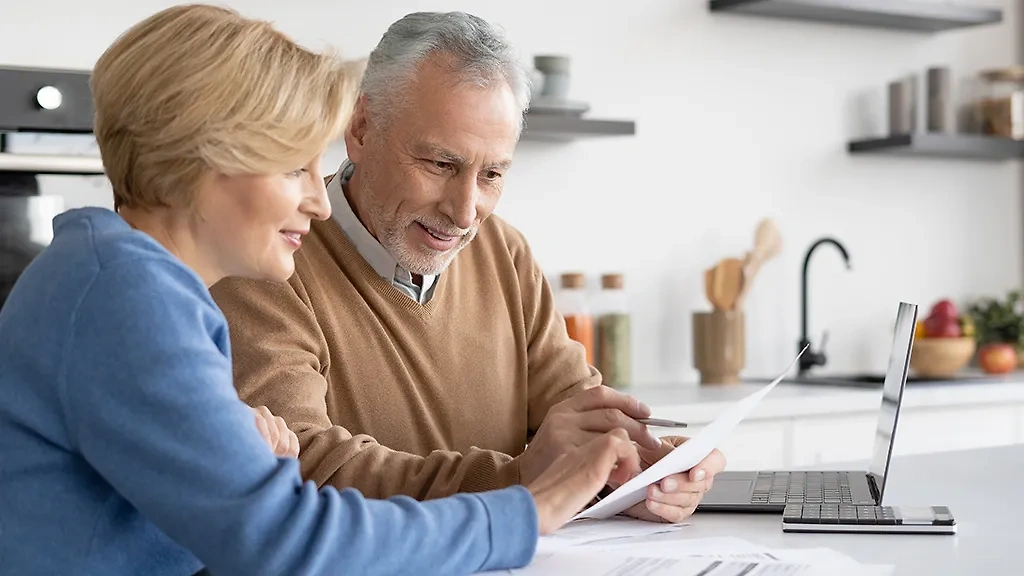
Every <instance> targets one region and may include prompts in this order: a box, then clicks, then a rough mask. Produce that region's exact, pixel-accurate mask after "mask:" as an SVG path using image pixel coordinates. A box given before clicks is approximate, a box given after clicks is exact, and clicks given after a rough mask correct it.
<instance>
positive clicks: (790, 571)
mask: <svg viewBox="0 0 1024 576" xmlns="http://www.w3.org/2000/svg"><path fill="white" fill-rule="evenodd" d="M587 548H589V547H587ZM509 573H510V574H515V575H517V576H519V575H522V576H531V575H538V576H539V575H542V574H543V575H554V574H559V575H563V574H590V575H593V576H835V572H834V571H831V572H830V571H829V569H828V567H826V566H820V565H819V566H812V565H807V564H799V563H794V562H780V561H771V560H722V559H718V558H700V557H689V558H658V557H655V556H641V555H632V554H614V553H611V552H605V551H600V550H594V549H580V548H573V549H571V550H563V551H562V552H559V553H556V554H549V555H544V556H538V557H537V558H536V559H535V560H534V562H533V563H532V564H530V565H529V566H527V567H526V568H522V569H520V570H514V571H510V572H509Z"/></svg>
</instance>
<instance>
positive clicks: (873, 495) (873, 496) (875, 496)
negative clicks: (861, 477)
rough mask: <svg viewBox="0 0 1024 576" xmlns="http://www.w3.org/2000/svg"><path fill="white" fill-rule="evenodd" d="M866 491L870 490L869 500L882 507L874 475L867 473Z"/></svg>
mask: <svg viewBox="0 0 1024 576" xmlns="http://www.w3.org/2000/svg"><path fill="white" fill-rule="evenodd" d="M868 489H869V490H871V499H872V500H874V501H875V505H876V506H881V505H882V493H881V490H879V489H878V484H877V483H876V482H875V475H874V474H871V473H870V472H869V473H868Z"/></svg>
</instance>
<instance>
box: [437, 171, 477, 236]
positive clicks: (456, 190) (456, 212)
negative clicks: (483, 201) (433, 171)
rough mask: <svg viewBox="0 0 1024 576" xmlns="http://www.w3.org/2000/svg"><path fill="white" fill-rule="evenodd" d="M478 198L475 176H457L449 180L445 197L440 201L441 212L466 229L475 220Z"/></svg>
mask: <svg viewBox="0 0 1024 576" xmlns="http://www.w3.org/2000/svg"><path fill="white" fill-rule="evenodd" d="M479 200H480V188H479V187H478V186H477V182H476V178H457V179H454V180H452V181H451V182H450V184H449V189H448V190H446V193H445V199H444V201H443V202H442V203H441V213H443V214H444V215H445V216H448V217H449V218H451V220H452V222H453V223H454V224H455V225H456V226H458V227H459V228H462V229H463V230H466V229H468V228H471V227H472V226H473V223H474V222H476V214H477V203H478V202H479Z"/></svg>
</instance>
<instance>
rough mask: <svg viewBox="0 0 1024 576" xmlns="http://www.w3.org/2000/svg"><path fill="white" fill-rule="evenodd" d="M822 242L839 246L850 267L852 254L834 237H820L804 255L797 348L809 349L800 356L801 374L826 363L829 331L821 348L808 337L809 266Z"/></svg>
mask: <svg viewBox="0 0 1024 576" xmlns="http://www.w3.org/2000/svg"><path fill="white" fill-rule="evenodd" d="M822 244H831V245H833V246H835V247H836V248H838V249H839V252H840V253H841V254H842V255H843V260H844V261H845V262H846V269H847V270H849V269H850V256H849V254H847V253H846V248H844V247H843V245H842V244H840V243H839V241H838V240H836V239H834V238H821V239H818V240H816V241H815V242H814V243H813V244H811V247H810V248H808V249H807V254H806V255H805V256H804V271H803V281H802V282H801V284H800V345H799V346H798V348H797V352H799V351H800V350H803V349H804V347H807V351H806V352H804V355H803V356H801V357H800V368H799V373H800V374H803V373H804V372H806V371H808V370H810V369H811V368H813V367H815V366H824V365H825V343H826V342H828V331H826V332H825V333H824V335H823V336H822V338H821V349H819V350H817V351H815V350H814V349H812V348H811V347H810V344H811V341H810V340H808V339H807V266H808V264H810V263H811V254H814V250H815V249H816V248H817V247H818V246H821V245H822Z"/></svg>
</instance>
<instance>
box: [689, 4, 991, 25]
mask: <svg viewBox="0 0 1024 576" xmlns="http://www.w3.org/2000/svg"><path fill="white" fill-rule="evenodd" d="M708 7H709V8H710V9H711V11H712V12H729V13H736V14H750V15H753V16H767V17H772V18H786V19H792V20H811V21H816V22H829V23H833V24H845V25H850V26H867V27H872V28H889V29H895V30H906V31H913V32H941V31H944V30H953V29H957V28H966V27H968V26H981V25H984V24H996V23H998V22H1001V21H1002V20H1003V11H1002V10H1000V9H998V8H988V7H982V6H973V5H961V4H949V3H947V2H944V1H943V2H937V1H935V0H931V1H926V0H709V3H708Z"/></svg>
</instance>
